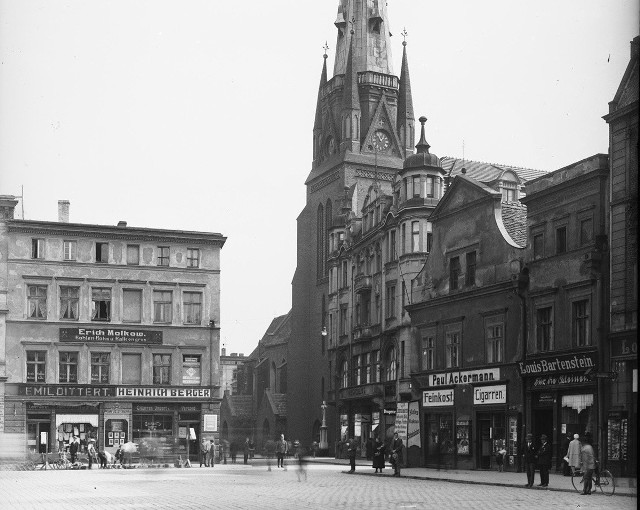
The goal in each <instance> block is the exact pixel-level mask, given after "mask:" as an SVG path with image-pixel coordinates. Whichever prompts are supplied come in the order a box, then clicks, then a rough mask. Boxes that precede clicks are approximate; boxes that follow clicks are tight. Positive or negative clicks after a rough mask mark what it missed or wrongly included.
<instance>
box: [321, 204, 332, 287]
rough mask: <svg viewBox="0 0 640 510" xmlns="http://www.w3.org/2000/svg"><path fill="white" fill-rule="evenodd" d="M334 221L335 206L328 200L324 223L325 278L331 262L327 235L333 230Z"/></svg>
mask: <svg viewBox="0 0 640 510" xmlns="http://www.w3.org/2000/svg"><path fill="white" fill-rule="evenodd" d="M332 221H333V204H332V203H331V199H327V206H326V209H325V222H324V234H323V235H324V262H323V264H324V274H325V276H326V275H327V274H328V272H329V266H328V264H327V260H329V243H328V242H327V234H328V231H329V229H330V228H331V223H332Z"/></svg>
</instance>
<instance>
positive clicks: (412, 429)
mask: <svg viewBox="0 0 640 510" xmlns="http://www.w3.org/2000/svg"><path fill="white" fill-rule="evenodd" d="M421 445H422V441H421V439H420V402H418V401H417V400H416V401H414V402H409V420H408V422H407V448H410V447H411V446H417V447H418V448H420V447H421Z"/></svg>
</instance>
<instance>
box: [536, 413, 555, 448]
mask: <svg viewBox="0 0 640 510" xmlns="http://www.w3.org/2000/svg"><path fill="white" fill-rule="evenodd" d="M532 425H533V431H532V434H533V441H534V442H535V443H536V444H539V443H540V436H541V435H542V434H546V436H547V437H548V438H549V443H552V442H553V409H534V410H533V420H532Z"/></svg>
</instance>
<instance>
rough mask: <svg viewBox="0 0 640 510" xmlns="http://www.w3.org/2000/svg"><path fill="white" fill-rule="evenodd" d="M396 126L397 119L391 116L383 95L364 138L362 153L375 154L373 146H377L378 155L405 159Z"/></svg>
mask: <svg viewBox="0 0 640 510" xmlns="http://www.w3.org/2000/svg"><path fill="white" fill-rule="evenodd" d="M395 126H396V123H395V119H394V118H393V117H392V116H391V113H390V111H389V105H388V104H387V100H386V99H385V96H384V94H383V95H382V97H381V98H380V101H379V102H378V106H377V107H376V111H375V113H374V115H373V119H372V121H371V125H370V126H369V130H368V131H367V135H366V136H365V138H364V141H363V145H362V152H369V153H373V152H375V150H374V148H373V144H376V146H377V147H378V154H387V155H391V156H396V157H403V156H402V155H403V154H404V151H402V150H401V143H400V138H399V137H398V133H397V131H396V127H395ZM369 147H371V148H369Z"/></svg>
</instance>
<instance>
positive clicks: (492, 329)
mask: <svg viewBox="0 0 640 510" xmlns="http://www.w3.org/2000/svg"><path fill="white" fill-rule="evenodd" d="M484 331H485V336H486V339H487V363H500V362H502V361H503V360H504V315H502V314H501V315H496V316H494V317H487V318H486V319H485V321H484Z"/></svg>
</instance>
